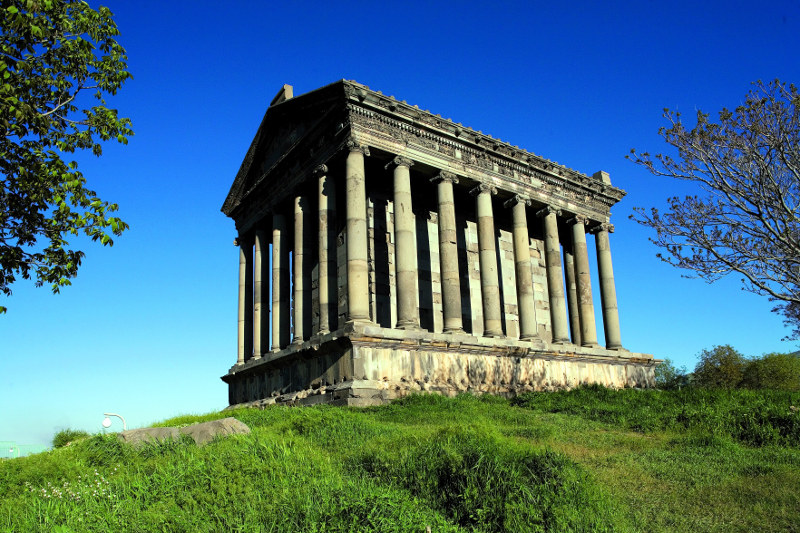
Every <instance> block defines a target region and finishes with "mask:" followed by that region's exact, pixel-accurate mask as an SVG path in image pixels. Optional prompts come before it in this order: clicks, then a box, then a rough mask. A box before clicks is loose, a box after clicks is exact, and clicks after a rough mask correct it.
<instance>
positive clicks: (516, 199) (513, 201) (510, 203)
mask: <svg viewBox="0 0 800 533" xmlns="http://www.w3.org/2000/svg"><path fill="white" fill-rule="evenodd" d="M517 204H523V205H525V206H530V205H531V201H530V200H529V199H528V198H525V197H524V196H520V195H519V194H515V195H514V196H512V197H511V198H509V199H508V200H506V201H505V202H503V207H505V208H509V207H514V206H515V205H517ZM537 214H538V213H537Z"/></svg>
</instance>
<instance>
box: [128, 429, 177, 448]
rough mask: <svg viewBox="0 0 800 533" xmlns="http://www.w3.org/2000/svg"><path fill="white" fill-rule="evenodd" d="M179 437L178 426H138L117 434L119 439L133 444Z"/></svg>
mask: <svg viewBox="0 0 800 533" xmlns="http://www.w3.org/2000/svg"><path fill="white" fill-rule="evenodd" d="M179 437H180V432H179V431H178V428H140V429H129V430H126V431H123V432H122V433H120V434H119V435H118V438H119V440H121V441H122V442H126V443H128V444H133V445H141V444H144V443H149V442H152V443H158V442H160V441H164V440H167V439H177V438H179Z"/></svg>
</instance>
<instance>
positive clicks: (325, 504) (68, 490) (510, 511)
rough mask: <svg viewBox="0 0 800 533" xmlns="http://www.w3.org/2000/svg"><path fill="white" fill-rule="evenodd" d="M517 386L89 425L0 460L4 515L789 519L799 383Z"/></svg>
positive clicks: (531, 523)
mask: <svg viewBox="0 0 800 533" xmlns="http://www.w3.org/2000/svg"><path fill="white" fill-rule="evenodd" d="M513 403H514V405H511V403H510V402H509V401H507V400H504V399H499V398H492V397H484V398H475V397H472V396H461V397H458V398H454V399H449V398H442V397H438V396H416V397H411V398H407V399H405V400H404V401H401V402H397V403H394V404H391V405H388V406H383V407H380V408H374V409H363V410H355V409H341V408H330V407H316V408H303V409H295V408H282V407H275V408H270V409H266V410H264V411H258V410H240V411H236V412H234V413H233V415H234V416H236V417H237V418H239V419H240V420H242V421H244V422H245V423H246V424H248V425H249V426H250V427H251V428H252V429H253V433H252V434H251V435H249V436H238V437H233V438H229V439H225V440H220V441H217V442H214V443H211V444H209V445H208V446H205V447H203V448H198V447H196V446H194V444H191V443H190V442H185V441H181V442H169V443H164V444H161V445H157V446H149V447H145V448H142V449H139V450H134V449H131V448H130V447H127V446H124V445H122V444H120V443H119V442H118V441H117V440H116V439H115V438H114V437H113V436H109V437H103V436H96V437H92V438H90V439H87V440H84V441H81V442H79V443H76V444H74V445H72V446H70V447H68V448H62V449H59V450H55V451H53V452H49V453H45V454H41V455H37V456H32V457H29V458H23V459H18V460H13V461H5V462H2V463H0V530H4V531H57V532H67V531H247V532H252V531H326V532H330V531H425V528H426V526H430V527H431V530H432V531H726V532H727V531H800V526H798V524H800V446H798V444H800V414H798V412H797V411H794V410H792V409H791V407H790V406H792V405H795V406H800V395H798V394H794V395H791V394H780V393H766V392H765V393H752V392H734V393H725V392H719V393H706V392H697V391H688V392H676V393H666V392H659V391H633V390H626V391H616V392H615V391H607V390H605V389H582V390H577V391H572V392H568V393H550V394H530V395H527V396H524V397H522V398H519V399H516V400H515V401H514V402H513ZM229 414H230V413H229V412H226V413H214V414H210V415H205V416H203V417H196V416H188V417H179V418H176V419H172V420H168V421H165V422H164V424H165V425H181V424H188V423H191V422H194V421H197V420H201V419H210V418H219V417H223V416H228V415H229Z"/></svg>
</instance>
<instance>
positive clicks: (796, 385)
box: [742, 353, 800, 391]
mask: <svg viewBox="0 0 800 533" xmlns="http://www.w3.org/2000/svg"><path fill="white" fill-rule="evenodd" d="M742 385H743V386H745V387H747V388H750V389H781V390H792V391H796V390H800V357H797V356H796V355H793V354H786V353H769V354H766V355H764V356H762V357H760V358H758V359H753V360H751V361H749V362H748V363H747V366H745V368H744V376H743V379H742Z"/></svg>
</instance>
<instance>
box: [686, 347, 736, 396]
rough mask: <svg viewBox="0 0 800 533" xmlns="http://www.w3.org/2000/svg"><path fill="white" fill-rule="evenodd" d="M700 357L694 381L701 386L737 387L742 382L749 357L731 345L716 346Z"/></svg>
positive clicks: (704, 351)
mask: <svg viewBox="0 0 800 533" xmlns="http://www.w3.org/2000/svg"><path fill="white" fill-rule="evenodd" d="M698 357H699V358H700V361H699V362H698V363H697V366H696V367H695V369H694V383H695V384H697V385H699V386H700V387H709V388H723V389H735V388H737V387H739V386H740V384H741V383H742V377H743V376H744V370H745V366H746V365H747V359H746V358H745V356H743V355H742V354H741V353H739V352H737V351H736V350H735V349H734V348H733V347H732V346H731V345H729V344H725V345H722V346H714V347H713V348H711V349H710V350H703V351H702V352H700V354H698Z"/></svg>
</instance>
